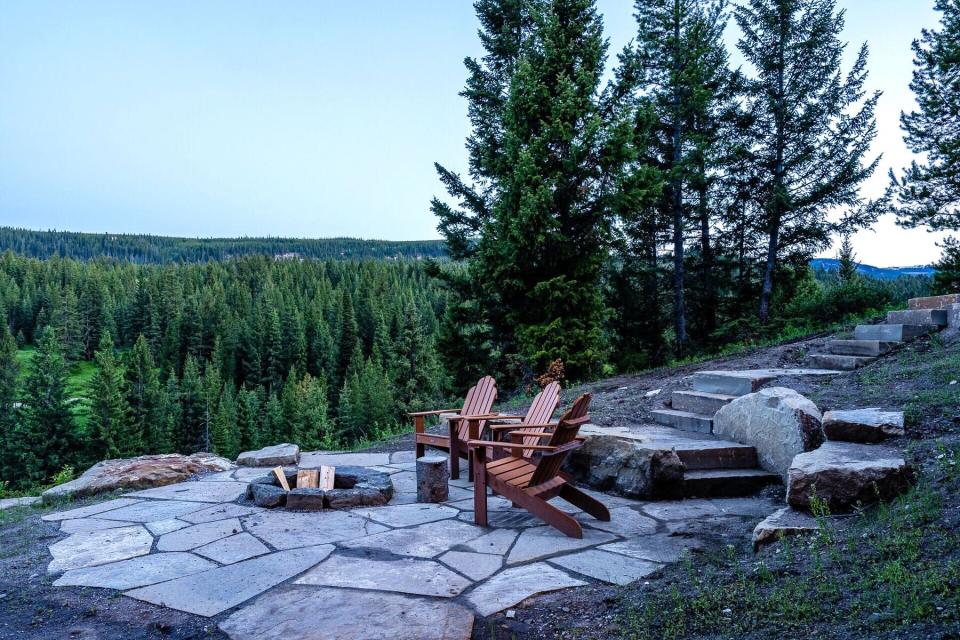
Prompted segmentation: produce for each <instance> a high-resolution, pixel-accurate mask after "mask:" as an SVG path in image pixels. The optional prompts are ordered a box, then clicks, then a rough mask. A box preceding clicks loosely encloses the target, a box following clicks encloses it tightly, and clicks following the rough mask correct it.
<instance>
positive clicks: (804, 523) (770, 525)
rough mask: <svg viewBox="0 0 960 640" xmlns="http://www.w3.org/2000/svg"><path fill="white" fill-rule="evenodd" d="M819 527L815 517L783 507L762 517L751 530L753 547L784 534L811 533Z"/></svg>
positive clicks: (776, 539) (772, 540)
mask: <svg viewBox="0 0 960 640" xmlns="http://www.w3.org/2000/svg"><path fill="white" fill-rule="evenodd" d="M819 529H820V525H819V524H818V523H817V520H816V518H814V517H813V516H811V515H810V514H808V513H803V512H802V511H794V510H793V509H791V508H790V507H783V508H782V509H778V510H776V511H774V512H773V513H771V514H770V515H769V516H767V517H766V518H764V520H763V521H762V522H760V523H759V524H758V525H757V526H756V527H755V528H754V530H753V548H754V550H757V549H759V548H760V547H762V546H763V545H765V544H770V543H772V542H777V541H778V540H780V539H781V538H783V537H786V536H797V535H801V534H805V533H813V532H814V531H817V530H819Z"/></svg>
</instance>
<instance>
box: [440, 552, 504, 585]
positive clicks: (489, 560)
mask: <svg viewBox="0 0 960 640" xmlns="http://www.w3.org/2000/svg"><path fill="white" fill-rule="evenodd" d="M440 561H441V562H443V563H444V564H445V565H447V566H449V567H453V568H454V569H456V570H457V571H459V572H460V573H462V574H463V575H465V576H467V577H468V578H470V579H471V580H483V579H484V578H489V577H490V576H492V575H493V574H494V573H496V572H497V571H499V570H500V567H502V566H503V558H502V557H500V556H495V555H490V554H486V553H474V552H472V551H447V552H446V553H445V554H443V555H442V556H440Z"/></svg>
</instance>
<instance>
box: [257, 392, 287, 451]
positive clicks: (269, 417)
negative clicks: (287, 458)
mask: <svg viewBox="0 0 960 640" xmlns="http://www.w3.org/2000/svg"><path fill="white" fill-rule="evenodd" d="M284 422H285V419H284V415H283V403H282V402H281V401H280V398H279V397H277V394H276V393H271V394H270V395H269V397H268V398H267V401H266V402H265V403H264V404H263V417H262V426H261V427H260V442H261V443H262V445H261V446H269V445H274V444H278V443H280V442H284V438H283V436H282V434H283V432H284V430H285V429H286V426H285V424H284Z"/></svg>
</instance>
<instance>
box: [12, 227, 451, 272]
mask: <svg viewBox="0 0 960 640" xmlns="http://www.w3.org/2000/svg"><path fill="white" fill-rule="evenodd" d="M4 251H13V252H14V253H16V254H18V255H22V256H27V257H30V258H39V259H46V258H52V257H61V258H73V259H76V260H92V259H95V258H112V259H115V260H123V261H128V262H134V263H138V264H163V263H168V262H178V263H179V262H186V263H195V262H212V261H216V260H228V259H231V258H239V257H243V256H252V255H262V256H268V257H272V258H274V259H276V260H307V259H309V260H377V259H379V260H399V259H407V260H418V259H423V258H442V257H445V256H446V255H447V250H446V243H445V242H444V241H443V240H411V241H393V240H361V239H358V238H318V239H310V238H176V237H169V236H152V235H146V234H120V233H78V232H73V231H34V230H31V229H17V228H13V227H0V253H2V252H4Z"/></svg>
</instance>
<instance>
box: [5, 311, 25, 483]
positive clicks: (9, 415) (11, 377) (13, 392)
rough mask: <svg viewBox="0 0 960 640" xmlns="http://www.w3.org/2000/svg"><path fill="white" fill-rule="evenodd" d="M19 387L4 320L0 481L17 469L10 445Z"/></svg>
mask: <svg viewBox="0 0 960 640" xmlns="http://www.w3.org/2000/svg"><path fill="white" fill-rule="evenodd" d="M19 388H20V364H19V362H18V361H17V343H16V341H15V340H14V339H13V336H12V335H10V329H9V328H8V327H7V324H6V322H3V323H2V326H0V481H3V480H8V481H11V482H12V481H14V480H15V477H16V472H17V469H16V467H15V466H13V460H12V456H11V447H12V446H13V432H14V429H15V428H16V426H17V419H18V417H19V411H18V410H17V393H18V390H19Z"/></svg>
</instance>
